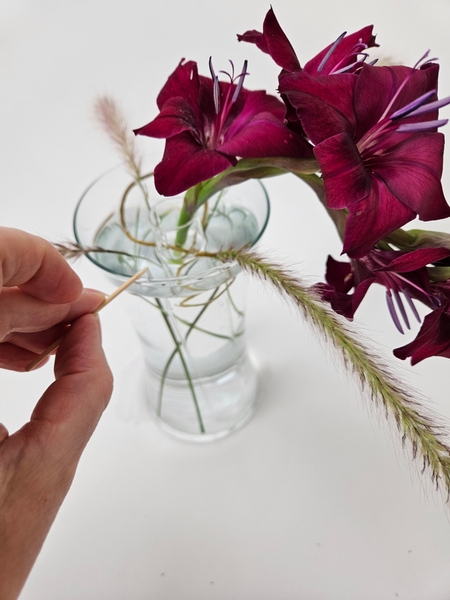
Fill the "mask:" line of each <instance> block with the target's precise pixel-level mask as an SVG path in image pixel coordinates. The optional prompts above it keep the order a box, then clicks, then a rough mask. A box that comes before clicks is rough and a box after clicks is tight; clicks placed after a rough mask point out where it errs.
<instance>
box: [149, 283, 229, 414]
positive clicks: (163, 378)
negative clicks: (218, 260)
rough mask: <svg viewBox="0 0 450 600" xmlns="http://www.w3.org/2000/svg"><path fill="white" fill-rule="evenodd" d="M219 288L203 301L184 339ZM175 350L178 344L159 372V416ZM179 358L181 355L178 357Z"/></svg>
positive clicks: (194, 326) (177, 348)
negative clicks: (202, 305) (160, 372)
mask: <svg viewBox="0 0 450 600" xmlns="http://www.w3.org/2000/svg"><path fill="white" fill-rule="evenodd" d="M218 290H219V288H216V289H215V290H214V291H213V293H212V294H211V296H210V297H209V298H208V301H207V302H206V303H205V306H204V307H203V308H202V309H201V310H200V311H199V313H198V315H197V316H196V317H195V319H194V320H193V321H192V323H191V324H190V326H189V329H188V331H187V333H186V336H185V340H187V339H188V337H189V335H190V333H191V331H192V330H193V329H195V328H196V325H197V323H198V321H199V320H200V318H201V316H202V315H203V313H204V312H205V310H206V309H207V307H208V306H209V303H210V302H211V301H212V300H213V299H214V297H215V295H216V294H217V292H218ZM203 331H204V332H205V333H208V332H207V331H205V330H203ZM177 352H178V353H179V346H178V347H176V348H175V349H174V351H173V352H172V354H171V355H170V356H169V358H168V360H167V362H166V364H165V366H164V370H163V372H162V374H161V384H160V386H159V393H158V406H157V415H158V416H161V410H162V400H163V389H164V383H165V381H166V377H167V373H168V372H169V368H170V365H171V364H172V361H173V359H174V358H175V355H176V354H177ZM180 358H181V357H180Z"/></svg>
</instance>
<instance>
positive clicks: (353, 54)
mask: <svg viewBox="0 0 450 600" xmlns="http://www.w3.org/2000/svg"><path fill="white" fill-rule="evenodd" d="M372 30H373V25H369V26H367V27H363V29H360V30H359V31H356V32H355V33H352V34H350V35H347V32H345V33H343V34H342V35H340V36H339V37H338V39H337V40H336V41H335V42H334V43H333V44H330V45H329V46H327V47H326V48H324V50H322V51H321V52H319V54H318V55H317V56H315V57H314V58H312V59H311V60H310V61H308V62H307V63H306V64H305V66H304V67H303V69H302V67H301V66H300V61H299V60H298V58H297V55H296V53H295V50H294V48H293V47H292V45H291V43H290V41H289V40H288V38H287V36H286V34H285V33H284V31H283V30H282V29H281V27H280V24H279V23H278V20H277V18H276V17H275V13H274V12H273V10H272V9H270V10H269V11H268V13H267V14H266V17H265V19H264V23H263V30H262V33H261V32H259V31H256V30H254V29H253V30H251V31H246V32H245V33H243V34H242V35H238V36H237V37H238V40H239V41H240V42H249V43H251V44H255V45H256V46H257V47H258V48H259V49H260V50H262V51H263V52H265V53H266V54H269V55H270V56H271V57H272V58H273V60H274V61H275V62H276V64H277V65H278V66H279V67H281V68H282V69H283V70H284V71H286V72H288V73H295V72H300V71H304V72H305V73H308V74H309V75H313V76H315V75H330V74H332V73H343V72H354V71H355V70H356V69H358V68H359V67H360V66H361V64H362V62H364V60H365V59H366V57H367V54H366V52H365V51H366V50H367V48H371V47H373V46H378V44H376V43H375V36H374V35H373V34H372Z"/></svg>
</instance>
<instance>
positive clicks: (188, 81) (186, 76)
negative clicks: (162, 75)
mask: <svg viewBox="0 0 450 600" xmlns="http://www.w3.org/2000/svg"><path fill="white" fill-rule="evenodd" d="M198 88H199V78H198V71H197V63H195V62H194V61H192V60H189V61H188V62H187V63H184V58H183V59H182V60H181V62H180V63H179V65H178V66H177V68H176V69H175V71H174V72H173V73H172V74H171V75H170V76H169V78H168V79H167V82H166V83H165V84H164V86H163V88H162V90H161V91H160V92H159V94H158V97H157V99H156V102H157V105H158V108H159V109H161V108H162V107H163V106H164V104H165V103H166V102H167V101H168V100H170V99H171V98H176V97H180V98H184V99H185V100H187V101H188V102H189V103H190V105H191V106H196V104H197V97H198Z"/></svg>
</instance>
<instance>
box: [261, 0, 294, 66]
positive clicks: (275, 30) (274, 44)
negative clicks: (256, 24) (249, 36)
mask: <svg viewBox="0 0 450 600" xmlns="http://www.w3.org/2000/svg"><path fill="white" fill-rule="evenodd" d="M263 32H264V37H265V38H266V43H267V49H268V51H269V54H270V56H271V57H272V58H273V60H274V61H275V62H276V63H277V65H278V66H279V67H281V68H282V69H286V71H301V66H300V63H299V61H298V58H297V55H296V54H295V51H294V48H293V47H292V45H291V43H290V41H289V40H288V38H287V37H286V34H285V33H284V31H283V30H282V29H281V27H280V24H279V23H278V21H277V18H276V17H275V13H274V12H273V10H272V9H270V10H269V11H268V13H267V15H266V18H265V19H264V25H263Z"/></svg>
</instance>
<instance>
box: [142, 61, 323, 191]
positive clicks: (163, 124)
mask: <svg viewBox="0 0 450 600" xmlns="http://www.w3.org/2000/svg"><path fill="white" fill-rule="evenodd" d="M232 66H233V65H232ZM246 69H247V65H246V63H245V64H244V68H243V70H242V72H241V73H240V74H239V75H238V76H237V77H235V76H234V72H233V73H232V74H231V75H229V78H230V82H229V83H228V82H219V79H218V76H217V75H216V74H215V73H214V70H213V67H212V64H211V61H210V70H211V78H207V77H203V76H201V75H199V74H198V71H197V64H196V63H195V62H193V61H189V62H186V63H184V62H183V61H181V62H180V64H179V65H178V67H177V68H176V69H175V71H174V72H173V73H172V75H171V76H170V77H169V79H168V80H167V83H166V84H165V86H164V87H163V89H162V90H161V92H160V94H159V96H158V99H157V104H158V108H159V109H160V113H159V115H158V116H157V117H156V118H155V119H154V120H153V121H151V122H150V123H148V124H147V125H145V126H144V127H141V128H139V129H136V130H135V133H136V134H138V135H146V136H150V137H156V138H166V147H165V151H164V156H163V159H162V161H161V162H160V163H159V164H158V165H157V166H156V168H155V173H154V177H155V185H156V188H157V190H158V192H159V193H161V194H163V195H165V196H173V195H175V194H178V193H180V192H183V191H185V190H187V189H188V188H190V187H192V186H194V185H196V184H197V183H200V182H202V181H205V180H207V179H210V178H211V177H214V176H215V175H218V174H219V173H221V172H222V171H225V170H226V169H228V168H229V167H231V166H235V165H236V163H237V158H238V157H239V158H269V157H297V158H311V157H313V154H312V149H311V146H310V145H309V144H308V142H307V141H306V140H305V139H304V138H302V137H301V136H299V135H297V134H296V133H294V132H292V131H290V130H289V129H288V128H287V127H286V125H285V123H284V112H285V109H284V105H283V103H282V102H281V101H280V100H278V98H276V97H275V96H270V95H268V94H266V92H264V91H248V90H246V89H244V87H243V82H244V77H245V76H246V75H247V70H246Z"/></svg>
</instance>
